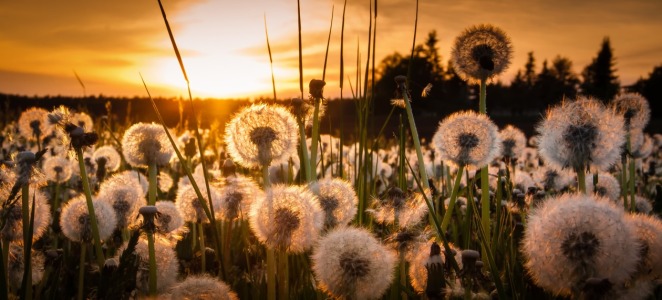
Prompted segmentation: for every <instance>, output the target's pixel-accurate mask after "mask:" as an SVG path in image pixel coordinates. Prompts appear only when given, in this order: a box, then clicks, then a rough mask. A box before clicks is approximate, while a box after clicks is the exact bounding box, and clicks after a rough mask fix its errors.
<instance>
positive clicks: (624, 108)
mask: <svg viewBox="0 0 662 300" xmlns="http://www.w3.org/2000/svg"><path fill="white" fill-rule="evenodd" d="M610 104H611V107H612V108H613V109H614V110H615V111H616V114H618V115H620V116H622V117H623V119H624V120H625V128H626V130H630V129H633V128H637V129H644V128H645V127H646V125H647V124H648V121H649V120H650V117H651V116H650V114H651V109H650V106H649V105H648V100H646V98H644V97H643V96H641V95H640V94H638V93H624V94H621V95H618V96H616V98H614V100H612V101H611V103H610Z"/></svg>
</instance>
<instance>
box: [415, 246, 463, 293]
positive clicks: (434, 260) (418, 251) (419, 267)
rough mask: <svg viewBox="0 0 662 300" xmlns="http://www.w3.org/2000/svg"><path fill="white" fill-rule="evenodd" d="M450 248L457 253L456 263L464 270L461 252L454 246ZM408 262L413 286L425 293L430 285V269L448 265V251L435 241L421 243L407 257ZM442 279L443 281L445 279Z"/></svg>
mask: <svg viewBox="0 0 662 300" xmlns="http://www.w3.org/2000/svg"><path fill="white" fill-rule="evenodd" d="M449 246H450V247H451V249H453V250H454V251H455V253H454V259H455V262H456V263H457V264H458V266H459V268H460V269H462V256H461V251H460V250H459V249H457V248H455V247H454V245H453V244H450V245H449ZM407 261H408V262H409V278H410V280H411V286H412V287H413V288H414V290H415V291H416V292H418V293H423V292H425V289H426V287H427V284H428V268H431V267H433V265H440V266H441V267H443V266H444V265H446V264H447V261H446V251H445V250H444V247H443V246H440V245H439V244H437V243H436V242H434V241H426V242H421V243H418V245H416V246H415V248H414V251H412V252H411V253H410V254H409V255H408V256H407ZM440 279H442V280H443V278H440Z"/></svg>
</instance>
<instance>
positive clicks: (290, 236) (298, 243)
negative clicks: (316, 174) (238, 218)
mask: <svg viewBox="0 0 662 300" xmlns="http://www.w3.org/2000/svg"><path fill="white" fill-rule="evenodd" d="M249 221H250V226H251V229H252V230H253V233H254V234H255V235H256V236H257V238H258V240H259V241H260V242H262V243H263V244H265V245H266V246H267V247H269V248H272V249H281V250H287V251H288V252H292V253H301V252H303V251H305V250H307V249H309V248H310V247H312V245H313V243H314V242H315V241H316V240H317V237H318V235H319V232H320V231H321V230H322V228H323V226H324V211H323V210H322V209H321V208H320V205H319V200H318V199H317V197H316V196H315V195H314V194H313V193H311V192H310V191H309V190H308V189H307V188H305V187H302V186H284V185H274V186H272V187H271V188H270V189H269V190H268V191H267V192H266V193H265V196H264V197H260V198H256V199H254V200H253V204H252V207H251V211H250V214H249Z"/></svg>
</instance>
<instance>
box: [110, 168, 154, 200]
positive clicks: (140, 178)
mask: <svg viewBox="0 0 662 300" xmlns="http://www.w3.org/2000/svg"><path fill="white" fill-rule="evenodd" d="M108 180H111V181H112V180H121V181H124V180H130V181H132V182H134V183H135V184H138V185H139V186H140V188H141V190H142V194H143V195H145V194H147V190H149V179H147V177H146V176H145V175H143V174H141V173H140V172H138V171H136V170H126V171H123V172H120V173H116V174H115V175H113V177H111V178H110V179H107V181H108Z"/></svg>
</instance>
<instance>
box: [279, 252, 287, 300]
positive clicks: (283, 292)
mask: <svg viewBox="0 0 662 300" xmlns="http://www.w3.org/2000/svg"><path fill="white" fill-rule="evenodd" d="M288 265H289V261H288V255H287V251H285V250H278V299H290V290H289V287H290V272H289V266H288Z"/></svg>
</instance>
